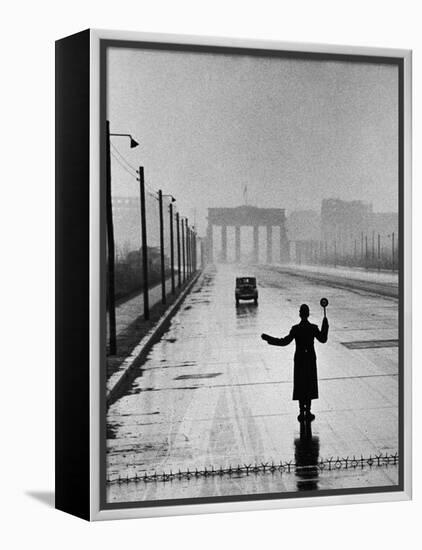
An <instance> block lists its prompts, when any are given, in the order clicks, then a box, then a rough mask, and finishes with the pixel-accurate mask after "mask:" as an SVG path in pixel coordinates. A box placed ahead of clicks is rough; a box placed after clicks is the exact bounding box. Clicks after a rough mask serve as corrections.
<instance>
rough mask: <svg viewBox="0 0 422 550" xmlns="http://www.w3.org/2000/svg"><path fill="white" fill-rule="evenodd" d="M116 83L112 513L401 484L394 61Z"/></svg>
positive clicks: (117, 47) (107, 160)
mask: <svg viewBox="0 0 422 550" xmlns="http://www.w3.org/2000/svg"><path fill="white" fill-rule="evenodd" d="M101 70H102V74H101V78H102V82H103V84H104V86H103V87H104V90H103V91H102V93H103V101H102V114H101V116H102V122H103V124H102V126H101V132H102V139H103V141H104V147H103V158H102V164H103V166H104V170H103V181H102V184H103V187H102V188H103V190H104V193H103V201H102V203H101V204H102V206H103V211H102V216H103V220H104V224H103V233H102V239H103V255H102V258H103V266H102V269H103V271H104V285H103V298H104V304H105V305H104V307H103V309H102V311H103V319H102V323H103V331H102V334H103V338H102V342H103V347H102V352H103V365H102V373H103V375H102V380H103V382H104V384H103V387H102V389H101V392H102V399H103V403H104V407H103V408H102V411H103V418H101V423H102V470H101V471H102V475H101V490H102V495H103V505H104V507H119V506H122V505H128V506H147V505H154V504H160V503H165V504H172V503H174V504H178V503H179V504H180V503H183V502H185V501H186V502H189V503H195V502H199V503H200V502H221V501H228V502H230V501H232V502H233V501H240V500H242V499H243V500H246V499H248V500H254V499H257V500H259V499H263V498H265V499H271V498H278V499H280V498H286V499H288V498H291V497H296V498H297V497H303V496H306V497H310V496H324V495H337V494H338V495H342V494H354V493H356V494H359V493H376V492H387V491H388V492H391V491H398V490H402V489H403V462H402V458H403V456H402V450H403V439H402V430H403V425H402V422H403V415H402V408H403V383H402V382H403V340H402V331H401V328H400V327H401V324H402V321H403V294H402V285H403V230H402V227H403V175H402V162H403V158H402V147H403V142H402V134H401V132H402V120H403V111H402V109H403V98H402V92H401V89H402V84H403V72H402V66H401V64H400V62H399V61H398V60H397V59H394V58H392V57H391V58H390V57H388V56H385V57H382V56H359V55H334V54H329V53H327V54H311V53H306V52H291V51H290V52H289V51H283V50H279V51H276V52H275V51H259V50H253V49H249V50H248V49H242V48H211V47H210V48H207V47H199V46H198V47H194V46H186V47H184V46H183V45H178V47H172V46H171V45H157V44H146V43H136V42H132V43H129V44H128V43H126V42H118V41H114V42H113V41H109V42H106V43H105V45H103V50H102V65H101Z"/></svg>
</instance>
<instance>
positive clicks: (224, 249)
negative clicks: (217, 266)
mask: <svg viewBox="0 0 422 550" xmlns="http://www.w3.org/2000/svg"><path fill="white" fill-rule="evenodd" d="M221 261H222V262H227V225H222V226H221Z"/></svg>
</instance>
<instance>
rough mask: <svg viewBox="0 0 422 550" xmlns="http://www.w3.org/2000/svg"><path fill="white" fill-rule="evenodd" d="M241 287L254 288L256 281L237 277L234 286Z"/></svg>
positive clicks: (250, 278)
mask: <svg viewBox="0 0 422 550" xmlns="http://www.w3.org/2000/svg"><path fill="white" fill-rule="evenodd" d="M241 285H252V286H256V279H255V277H237V279H236V286H241Z"/></svg>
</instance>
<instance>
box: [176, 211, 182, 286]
mask: <svg viewBox="0 0 422 550" xmlns="http://www.w3.org/2000/svg"><path fill="white" fill-rule="evenodd" d="M176 239H177V286H178V287H179V288H180V287H181V286H182V265H181V256H180V214H179V212H176Z"/></svg>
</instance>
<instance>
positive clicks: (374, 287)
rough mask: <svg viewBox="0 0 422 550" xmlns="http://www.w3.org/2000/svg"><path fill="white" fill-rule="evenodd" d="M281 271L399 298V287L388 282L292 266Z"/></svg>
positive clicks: (315, 280)
mask: <svg viewBox="0 0 422 550" xmlns="http://www.w3.org/2000/svg"><path fill="white" fill-rule="evenodd" d="M278 271H279V273H287V274H288V275H292V276H293V277H301V278H302V279H308V280H309V281H314V282H315V283H326V284H329V285H331V286H332V287H334V288H341V289H346V290H357V291H361V292H367V293H369V294H376V295H378V296H383V297H385V298H394V299H398V297H399V288H398V286H397V287H395V286H393V285H391V284H388V283H383V282H376V281H365V280H364V279H353V278H348V277H345V276H340V277H336V276H335V275H333V274H325V273H321V272H318V271H306V270H296V271H295V270H294V268H290V267H281V268H278Z"/></svg>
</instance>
